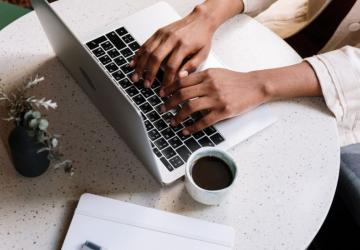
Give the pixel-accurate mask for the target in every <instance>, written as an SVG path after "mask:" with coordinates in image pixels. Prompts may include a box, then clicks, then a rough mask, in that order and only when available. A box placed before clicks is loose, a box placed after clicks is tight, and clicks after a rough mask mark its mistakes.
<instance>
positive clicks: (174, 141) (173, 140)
mask: <svg viewBox="0 0 360 250" xmlns="http://www.w3.org/2000/svg"><path fill="white" fill-rule="evenodd" d="M169 143H170V145H171V147H173V148H175V149H176V148H178V147H180V146H181V145H182V144H183V143H182V141H181V140H180V139H179V137H177V136H175V137H173V138H171V139H170V140H169Z"/></svg>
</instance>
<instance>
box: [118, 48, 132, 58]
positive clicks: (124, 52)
mask: <svg viewBox="0 0 360 250" xmlns="http://www.w3.org/2000/svg"><path fill="white" fill-rule="evenodd" d="M120 53H121V54H122V55H123V56H124V57H129V56H131V55H132V54H133V53H132V51H131V50H130V49H129V48H125V49H122V50H120Z"/></svg>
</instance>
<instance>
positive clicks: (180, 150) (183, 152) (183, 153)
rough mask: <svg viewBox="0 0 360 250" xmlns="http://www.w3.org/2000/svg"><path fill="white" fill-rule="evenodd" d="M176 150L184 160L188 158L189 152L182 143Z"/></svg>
mask: <svg viewBox="0 0 360 250" xmlns="http://www.w3.org/2000/svg"><path fill="white" fill-rule="evenodd" d="M176 152H177V153H178V154H179V155H180V157H181V158H182V159H183V160H184V161H185V162H186V161H187V159H189V157H190V155H191V152H190V151H189V149H187V148H186V147H185V146H184V145H183V146H181V147H179V148H178V149H176Z"/></svg>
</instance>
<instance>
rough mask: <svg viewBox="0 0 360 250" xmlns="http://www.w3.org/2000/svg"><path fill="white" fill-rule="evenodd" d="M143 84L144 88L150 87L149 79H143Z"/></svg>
mask: <svg viewBox="0 0 360 250" xmlns="http://www.w3.org/2000/svg"><path fill="white" fill-rule="evenodd" d="M144 86H145V88H150V81H149V80H145V81H144Z"/></svg>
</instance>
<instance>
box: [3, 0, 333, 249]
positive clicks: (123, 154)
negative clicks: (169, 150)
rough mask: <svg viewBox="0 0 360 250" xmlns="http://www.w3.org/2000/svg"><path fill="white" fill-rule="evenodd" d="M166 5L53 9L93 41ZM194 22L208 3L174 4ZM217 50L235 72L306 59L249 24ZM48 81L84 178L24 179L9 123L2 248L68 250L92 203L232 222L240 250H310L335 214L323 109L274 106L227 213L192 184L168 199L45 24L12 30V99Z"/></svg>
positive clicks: (8, 40)
mask: <svg viewBox="0 0 360 250" xmlns="http://www.w3.org/2000/svg"><path fill="white" fill-rule="evenodd" d="M154 2H156V1H155V0H138V1H125V0H121V1H120V0H108V1H100V0H86V1H85V0H60V1H58V2H56V3H54V4H53V6H54V7H55V8H56V10H57V11H58V12H59V13H60V15H61V16H62V17H63V18H64V19H65V20H66V23H68V24H69V26H70V27H71V28H72V29H73V30H74V32H75V33H76V34H79V35H84V34H86V33H87V32H89V31H91V30H92V29H93V28H98V27H101V26H102V25H106V24H108V23H111V22H113V21H115V20H117V19H119V18H122V17H125V16H127V15H129V14H131V13H134V12H136V11H137V10H139V9H142V8H144V7H145V6H148V5H150V4H152V3H154ZM168 2H169V3H170V4H171V5H173V6H174V8H175V9H177V10H178V12H179V13H180V14H181V15H185V14H186V13H187V12H188V11H190V10H191V8H192V7H193V6H194V5H195V3H197V2H199V1H195V0H187V1H175V0H169V1H168ZM214 51H215V53H216V54H217V56H218V57H220V59H222V61H223V62H225V63H226V64H227V65H230V66H231V68H232V69H236V70H241V71H247V70H251V69H257V68H269V67H277V66H282V65H287V64H292V63H296V62H298V61H299V60H300V58H299V57H298V56H297V54H296V53H295V52H294V51H293V50H292V49H290V47H288V46H287V45H286V44H285V43H284V42H282V41H281V40H280V39H279V38H278V37H276V36H275V35H273V34H272V33H271V32H270V31H268V30H266V29H265V28H263V27H262V26H261V25H260V24H258V23H256V22H255V21H253V20H252V19H250V18H246V17H244V16H239V17H236V18H234V19H232V20H231V21H229V22H227V23H226V24H225V25H224V26H223V27H222V28H221V29H220V30H219V31H218V32H217V34H216V37H215V39H214ZM36 73H39V74H40V75H44V76H45V77H46V81H45V83H43V84H42V85H41V86H40V87H38V88H36V89H35V90H34V92H36V94H37V95H40V96H47V97H49V98H52V99H54V100H56V101H57V102H58V104H59V106H60V107H59V109H58V110H57V111H56V112H51V113H49V114H48V119H49V120H50V123H51V125H50V126H51V129H52V130H53V131H56V132H57V133H60V134H62V135H63V137H62V139H61V142H62V150H63V152H64V154H65V156H66V157H67V158H70V159H73V160H74V162H75V167H76V170H75V171H76V172H75V175H74V176H73V177H69V176H67V175H65V174H64V173H63V172H62V171H59V170H53V169H49V170H48V171H47V172H46V173H45V174H44V175H43V176H41V177H38V178H35V179H27V178H24V177H21V176H19V175H18V174H17V173H16V172H15V170H14V168H13V166H12V164H11V161H10V159H9V156H8V151H7V136H8V133H9V130H10V127H9V125H7V124H5V123H4V122H1V133H0V135H1V138H2V141H3V143H0V147H1V148H0V242H1V246H0V249H58V248H60V247H61V244H62V241H63V239H64V237H65V233H66V230H67V228H68V226H69V223H70V220H71V217H72V214H73V211H74V209H75V207H76V202H77V200H78V199H79V197H80V195H81V194H82V193H84V192H90V193H94V194H100V195H105V196H109V197H112V198H115V199H118V200H123V201H129V202H133V203H136V204H141V205H144V206H148V207H155V208H158V209H163V210H167V211H171V212H175V213H179V214H182V215H187V216H191V217H197V218H201V219H204V220H208V221H214V222H218V223H224V224H227V225H230V226H233V227H234V228H235V230H236V249H304V248H306V247H307V245H308V244H309V243H310V242H311V240H312V238H313V237H314V236H315V234H316V232H317V231H318V229H319V228H320V226H321V224H322V222H323V220H324V219H325V216H326V214H327V212H328V210H329V207H330V204H331V201H332V198H333V195H334V191H335V188H336V183H337V178H338V171H339V146H338V137H337V129H336V123H335V120H334V119H333V118H332V117H331V116H330V114H329V112H328V111H327V109H326V107H325V105H324V103H323V101H322V100H321V99H297V100H293V101H284V102H277V103H272V104H271V105H270V106H271V108H272V110H273V111H274V112H275V113H276V114H277V115H278V116H279V118H280V119H279V121H278V122H277V123H276V124H274V125H273V126H271V127H270V128H268V129H266V130H265V131H263V132H261V133H259V134H257V135H256V136H254V137H252V138H250V139H249V140H247V141H245V142H243V143H241V144H239V145H238V146H236V147H235V148H234V149H233V150H231V153H232V154H233V155H234V156H235V159H236V160H237V162H238V164H239V166H240V173H239V178H238V181H237V183H236V184H235V189H234V191H233V193H232V195H231V196H230V197H229V198H228V199H227V200H226V201H225V202H224V203H223V204H221V205H219V206H212V207H207V206H203V205H200V204H198V203H196V202H195V201H193V200H192V199H191V198H190V197H189V195H188V194H187V193H186V191H185V190H184V185H183V183H182V182H181V181H179V182H177V183H175V184H174V185H172V186H170V187H166V188H161V187H160V186H159V185H158V184H157V183H156V182H155V181H154V179H153V178H152V177H151V176H150V175H149V173H148V172H147V171H146V170H145V169H144V167H143V166H142V164H141V163H140V161H139V160H138V159H137V158H136V157H135V156H134V155H133V154H132V152H131V151H130V150H129V148H128V147H127V146H126V145H125V143H124V142H123V141H122V139H121V138H119V136H117V134H116V133H115V131H114V130H113V129H112V128H111V127H110V125H109V124H108V123H107V122H106V121H105V119H104V118H103V117H102V116H101V115H100V113H99V112H98V111H97V110H96V108H95V107H94V106H93V105H92V104H91V103H90V101H89V100H88V98H87V97H86V95H85V94H84V93H83V92H82V91H81V90H80V88H79V87H78V86H77V85H76V83H75V82H74V80H73V79H72V77H71V76H70V75H69V73H68V72H67V71H66V70H65V69H64V68H63V66H62V65H61V64H60V63H59V61H58V60H57V59H56V57H55V56H54V53H53V51H52V50H51V48H50V46H49V44H48V42H47V39H46V37H45V35H44V33H43V31H42V29H41V27H40V24H39V22H38V20H37V18H36V16H35V14H34V13H30V14H28V15H26V16H24V17H22V18H20V19H19V20H17V21H16V22H14V23H13V24H11V25H10V26H8V27H7V28H5V29H4V30H2V31H0V85H2V86H3V87H5V88H11V87H13V86H15V85H16V84H18V83H19V82H21V81H23V80H24V79H27V78H29V77H30V76H32V75H34V74H36Z"/></svg>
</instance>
